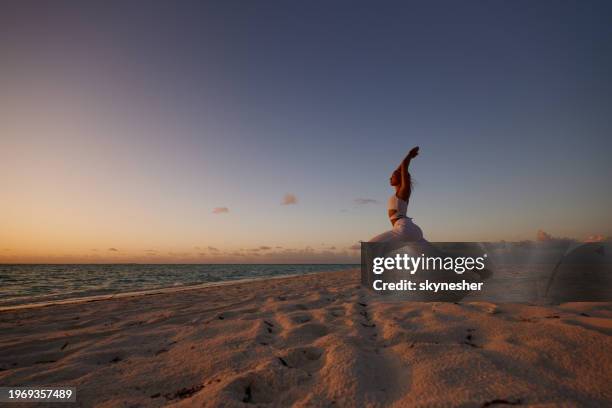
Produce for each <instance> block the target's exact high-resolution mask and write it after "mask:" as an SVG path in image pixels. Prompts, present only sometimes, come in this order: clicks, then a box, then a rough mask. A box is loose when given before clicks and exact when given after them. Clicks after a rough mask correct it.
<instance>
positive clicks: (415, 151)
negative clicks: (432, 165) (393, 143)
mask: <svg viewBox="0 0 612 408" xmlns="http://www.w3.org/2000/svg"><path fill="white" fill-rule="evenodd" d="M418 155H419V146H415V147H413V148H412V150H410V151H409V152H408V158H409V159H414V158H415V157H417V156H418Z"/></svg>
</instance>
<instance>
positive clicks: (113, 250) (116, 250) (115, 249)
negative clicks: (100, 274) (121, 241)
mask: <svg viewBox="0 0 612 408" xmlns="http://www.w3.org/2000/svg"><path fill="white" fill-rule="evenodd" d="M108 250H109V251H111V252H119V250H118V249H117V248H108Z"/></svg>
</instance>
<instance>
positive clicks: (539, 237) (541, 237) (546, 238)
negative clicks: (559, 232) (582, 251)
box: [536, 230, 576, 244]
mask: <svg viewBox="0 0 612 408" xmlns="http://www.w3.org/2000/svg"><path fill="white" fill-rule="evenodd" d="M536 241H538V242H549V243H552V244H567V243H571V242H576V240H575V239H572V238H565V237H553V236H552V235H551V234H549V233H548V232H545V231H543V230H538V233H537V234H536Z"/></svg>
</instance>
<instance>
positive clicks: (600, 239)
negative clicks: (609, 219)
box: [584, 234, 608, 242]
mask: <svg viewBox="0 0 612 408" xmlns="http://www.w3.org/2000/svg"><path fill="white" fill-rule="evenodd" d="M607 240H608V237H606V236H603V235H601V234H593V235H589V236H588V237H587V239H585V240H584V242H604V241H607Z"/></svg>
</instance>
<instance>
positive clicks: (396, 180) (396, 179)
mask: <svg viewBox="0 0 612 408" xmlns="http://www.w3.org/2000/svg"><path fill="white" fill-rule="evenodd" d="M401 183H402V175H401V173H400V170H399V169H396V170H395V171H394V172H393V173H391V178H390V179H389V184H391V185H392V186H393V187H395V186H399V185H400V184H401Z"/></svg>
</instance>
